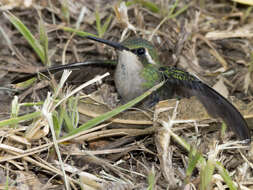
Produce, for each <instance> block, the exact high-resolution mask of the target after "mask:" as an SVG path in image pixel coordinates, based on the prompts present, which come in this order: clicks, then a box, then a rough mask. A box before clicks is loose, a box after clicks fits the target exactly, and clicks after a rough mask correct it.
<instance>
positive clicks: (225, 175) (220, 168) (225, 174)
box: [216, 161, 237, 190]
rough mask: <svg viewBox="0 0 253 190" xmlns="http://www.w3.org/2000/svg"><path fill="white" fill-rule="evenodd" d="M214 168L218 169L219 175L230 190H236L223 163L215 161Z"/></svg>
mask: <svg viewBox="0 0 253 190" xmlns="http://www.w3.org/2000/svg"><path fill="white" fill-rule="evenodd" d="M216 168H217V169H218V171H219V173H220V175H221V176H222V178H223V179H224V181H225V182H226V184H227V186H228V187H229V189H230V190H236V189H237V188H236V186H235V185H234V183H233V181H232V179H231V177H230V176H229V173H228V171H227V170H226V169H225V168H224V167H223V165H222V164H221V163H220V162H218V161H217V162H216Z"/></svg>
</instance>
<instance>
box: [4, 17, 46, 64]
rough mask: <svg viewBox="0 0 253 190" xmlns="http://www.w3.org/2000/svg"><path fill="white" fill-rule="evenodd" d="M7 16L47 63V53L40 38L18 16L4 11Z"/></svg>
mask: <svg viewBox="0 0 253 190" xmlns="http://www.w3.org/2000/svg"><path fill="white" fill-rule="evenodd" d="M4 15H5V17H6V18H7V19H8V20H9V21H10V22H11V23H12V24H13V25H14V26H15V27H16V28H17V29H18V31H19V32H20V33H21V34H22V35H23V36H24V38H25V39H26V40H27V41H28V43H29V44H30V45H31V46H32V48H33V50H34V51H35V52H36V54H37V55H38V56H39V58H40V60H41V61H42V62H43V63H45V55H44V51H43V47H42V46H41V45H40V43H39V42H38V40H36V38H35V37H34V36H33V35H32V33H31V32H30V30H29V29H28V28H27V27H26V26H25V25H24V24H23V23H22V21H21V20H19V19H18V18H17V17H16V16H14V15H13V14H11V13H7V12H5V13H4Z"/></svg>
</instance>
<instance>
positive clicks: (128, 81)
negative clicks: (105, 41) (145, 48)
mask: <svg viewBox="0 0 253 190" xmlns="http://www.w3.org/2000/svg"><path fill="white" fill-rule="evenodd" d="M143 70H144V66H143V64H142V63H141V62H140V60H139V59H138V57H137V56H136V55H135V54H133V53H132V52H128V51H125V50H123V51H119V52H118V64H117V67H116V71H115V75H114V81H115V85H116V88H117V91H118V93H119V95H120V96H121V98H122V99H123V101H124V102H127V101H130V100H132V99H134V98H136V97H137V96H140V95H141V94H142V93H144V92H145V91H146V90H147V89H148V88H149V87H148V86H145V85H144V84H145V83H146V82H147V80H146V79H145V78H144V77H143V75H142V72H143Z"/></svg>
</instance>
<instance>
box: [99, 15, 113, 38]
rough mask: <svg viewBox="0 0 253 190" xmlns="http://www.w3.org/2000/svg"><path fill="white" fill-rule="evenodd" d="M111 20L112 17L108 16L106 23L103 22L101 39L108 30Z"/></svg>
mask: <svg viewBox="0 0 253 190" xmlns="http://www.w3.org/2000/svg"><path fill="white" fill-rule="evenodd" d="M111 20H112V15H110V16H108V17H107V18H106V21H105V23H104V25H103V27H102V29H101V30H102V36H101V37H103V36H104V34H105V32H106V31H107V29H108V27H109V24H110V22H111Z"/></svg>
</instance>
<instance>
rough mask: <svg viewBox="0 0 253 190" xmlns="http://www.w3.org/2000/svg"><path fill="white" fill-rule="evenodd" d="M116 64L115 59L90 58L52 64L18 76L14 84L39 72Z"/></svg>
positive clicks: (45, 72)
mask: <svg viewBox="0 0 253 190" xmlns="http://www.w3.org/2000/svg"><path fill="white" fill-rule="evenodd" d="M116 64H117V62H116V61H113V60H88V61H84V62H79V63H70V64H66V65H56V66H52V67H49V68H46V69H43V70H41V71H39V72H37V73H32V74H29V75H27V76H24V77H18V78H16V79H14V80H13V81H12V84H17V83H20V82H24V81H26V80H29V79H31V78H33V77H36V76H38V74H42V75H46V76H48V75H49V74H55V73H57V72H59V71H63V70H65V69H69V70H74V69H80V68H82V67H84V66H89V65H96V66H103V67H105V66H107V67H108V66H115V65H116Z"/></svg>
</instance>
